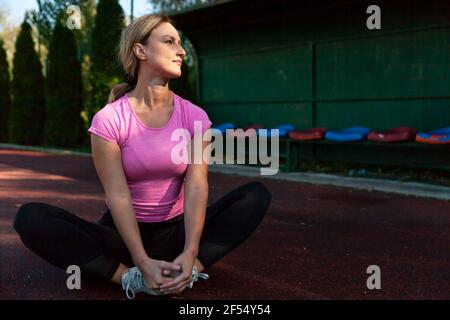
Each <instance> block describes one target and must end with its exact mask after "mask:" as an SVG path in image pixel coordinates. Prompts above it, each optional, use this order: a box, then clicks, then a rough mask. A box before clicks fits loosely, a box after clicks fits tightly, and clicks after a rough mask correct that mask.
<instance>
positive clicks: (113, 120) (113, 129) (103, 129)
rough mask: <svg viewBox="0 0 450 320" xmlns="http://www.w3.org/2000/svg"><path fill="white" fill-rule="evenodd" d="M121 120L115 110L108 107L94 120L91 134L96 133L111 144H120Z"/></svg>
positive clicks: (97, 114)
mask: <svg viewBox="0 0 450 320" xmlns="http://www.w3.org/2000/svg"><path fill="white" fill-rule="evenodd" d="M119 127H120V124H119V120H118V117H117V115H116V111H115V110H114V108H111V107H109V106H108V105H107V106H106V107H104V108H103V109H100V110H99V111H98V112H97V113H96V114H95V115H94V118H93V119H92V123H91V126H90V128H89V129H88V132H89V133H94V134H96V135H98V136H100V137H101V138H103V139H105V140H108V141H110V142H113V143H116V144H119Z"/></svg>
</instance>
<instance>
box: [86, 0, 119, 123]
mask: <svg viewBox="0 0 450 320" xmlns="http://www.w3.org/2000/svg"><path fill="white" fill-rule="evenodd" d="M124 27H125V16H124V13H123V10H122V7H121V6H120V5H119V2H118V1H117V0H100V1H99V3H98V5H97V15H96V16H95V26H94V29H93V33H92V57H91V72H90V79H91V86H92V93H91V101H90V107H91V109H90V110H89V119H91V118H92V116H93V114H94V113H95V112H96V110H98V109H100V108H101V107H103V106H104V105H105V104H106V103H107V99H108V95H109V92H110V90H111V87H112V86H113V85H114V84H117V83H119V82H121V81H122V80H123V71H122V67H121V66H120V64H119V61H118V59H117V55H116V52H117V46H118V44H119V40H120V34H121V32H122V29H123V28H124Z"/></svg>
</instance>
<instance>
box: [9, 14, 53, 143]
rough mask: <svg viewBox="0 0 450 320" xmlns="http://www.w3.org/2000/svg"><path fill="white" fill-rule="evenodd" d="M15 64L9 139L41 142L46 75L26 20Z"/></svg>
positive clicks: (18, 39)
mask: <svg viewBox="0 0 450 320" xmlns="http://www.w3.org/2000/svg"><path fill="white" fill-rule="evenodd" d="M13 64H14V66H13V79H12V86H11V92H12V105H11V111H10V117H9V119H10V121H9V138H10V141H11V142H13V143H23V144H40V143H41V142H42V129H43V125H44V121H45V106H44V77H43V75H42V66H41V63H40V61H39V58H38V55H37V53H36V51H35V50H34V42H33V39H32V37H31V26H30V25H29V24H28V22H26V21H24V22H23V23H22V25H21V29H20V32H19V35H18V37H17V41H16V47H15V54H14V59H13Z"/></svg>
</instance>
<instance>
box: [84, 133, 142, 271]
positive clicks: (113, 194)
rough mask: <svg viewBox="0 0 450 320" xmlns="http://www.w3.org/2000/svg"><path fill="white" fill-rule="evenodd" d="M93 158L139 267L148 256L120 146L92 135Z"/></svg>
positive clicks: (115, 221) (121, 230)
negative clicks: (133, 204) (124, 169)
mask: <svg viewBox="0 0 450 320" xmlns="http://www.w3.org/2000/svg"><path fill="white" fill-rule="evenodd" d="M91 146H92V158H93V160H94V165H95V169H96V171H97V174H98V176H99V178H100V181H101V183H102V185H103V188H104V190H105V195H106V199H107V201H108V206H109V208H110V209H111V215H112V217H113V220H114V223H115V225H116V227H117V230H118V231H119V234H120V236H121V237H122V239H123V241H124V242H125V245H126V246H127V248H128V250H129V251H130V254H131V256H132V258H133V261H134V263H135V264H136V265H138V264H139V263H140V262H141V261H142V260H143V259H146V258H147V257H148V256H147V254H146V252H145V249H144V246H143V244H142V239H141V235H140V232H139V228H138V225H137V221H136V215H135V212H134V209H133V206H132V204H131V196H130V191H129V189H128V184H127V181H126V178H125V174H124V172H123V167H122V160H121V151H120V148H119V146H118V145H117V144H114V143H112V142H109V141H106V140H104V139H102V138H100V137H98V136H96V135H95V134H91Z"/></svg>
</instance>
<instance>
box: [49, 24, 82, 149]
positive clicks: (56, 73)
mask: <svg viewBox="0 0 450 320" xmlns="http://www.w3.org/2000/svg"><path fill="white" fill-rule="evenodd" d="M81 92H82V82H81V65H80V62H79V61H78V59H77V44H76V40H75V35H74V33H73V32H72V31H70V30H69V29H68V28H66V27H65V25H64V24H63V23H62V19H59V20H58V21H57V23H56V25H55V28H54V30H53V33H52V38H51V40H50V48H49V54H48V74H47V79H46V96H45V102H46V111H47V117H46V122H45V130H44V143H45V144H46V145H52V146H67V147H70V146H76V145H77V144H78V143H79V142H80V140H81V139H80V138H81V132H82V129H84V126H83V123H82V118H81V116H80V113H81V110H82V99H81Z"/></svg>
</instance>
